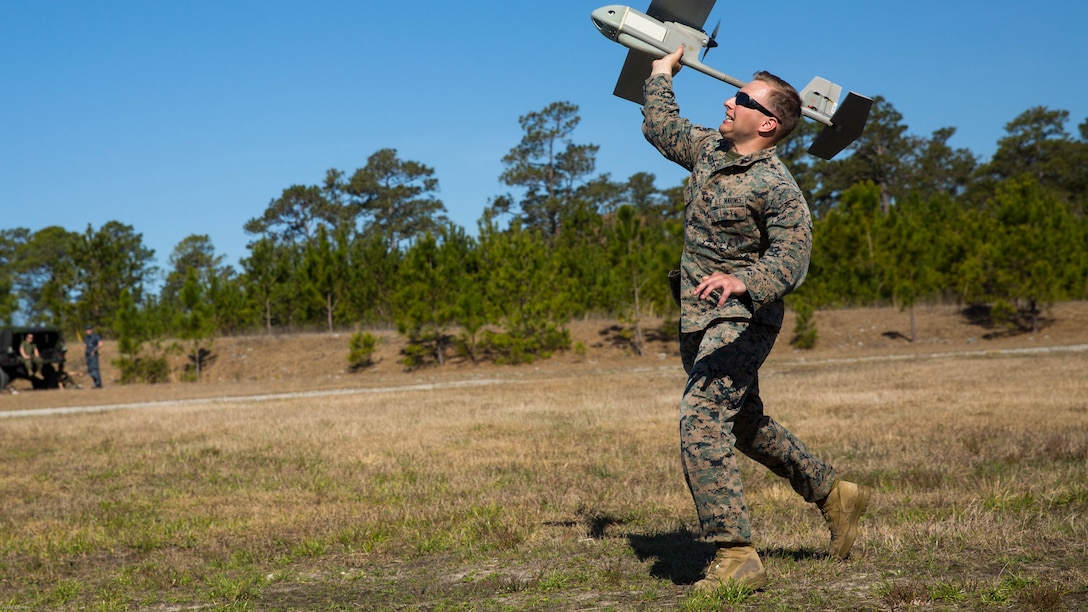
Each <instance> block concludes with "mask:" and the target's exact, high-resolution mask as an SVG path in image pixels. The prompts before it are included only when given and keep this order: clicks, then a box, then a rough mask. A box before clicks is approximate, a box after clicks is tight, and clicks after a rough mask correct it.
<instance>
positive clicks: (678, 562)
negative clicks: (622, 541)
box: [627, 530, 827, 584]
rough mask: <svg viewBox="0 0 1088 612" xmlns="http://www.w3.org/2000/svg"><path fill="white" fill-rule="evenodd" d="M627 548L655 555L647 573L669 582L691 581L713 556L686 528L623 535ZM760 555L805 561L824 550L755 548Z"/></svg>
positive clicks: (642, 557) (642, 558)
mask: <svg viewBox="0 0 1088 612" xmlns="http://www.w3.org/2000/svg"><path fill="white" fill-rule="evenodd" d="M627 540H628V542H629V543H630V545H631V550H633V551H634V552H635V554H636V555H637V556H638V558H639V560H640V561H646V560H647V559H655V561H654V564H653V567H651V568H650V575H651V576H653V577H655V578H666V579H668V580H670V581H672V583H673V584H692V583H694V582H696V581H698V580H699V579H701V578H702V577H703V572H704V570H706V567H707V565H709V564H710V560H711V559H713V558H714V551H715V547H714V545H713V544H709V543H706V542H703V541H701V540H700V539H699V538H698V536H696V535H695V534H694V533H692V532H690V531H687V530H680V531H672V532H669V533H658V534H653V535H638V534H632V535H629V536H627ZM759 554H760V556H762V557H763V558H764V559H767V558H771V557H773V558H777V559H792V560H793V561H806V560H811V559H823V558H825V557H827V553H825V552H814V551H811V550H804V549H802V550H788V549H784V548H770V549H767V550H761V551H759Z"/></svg>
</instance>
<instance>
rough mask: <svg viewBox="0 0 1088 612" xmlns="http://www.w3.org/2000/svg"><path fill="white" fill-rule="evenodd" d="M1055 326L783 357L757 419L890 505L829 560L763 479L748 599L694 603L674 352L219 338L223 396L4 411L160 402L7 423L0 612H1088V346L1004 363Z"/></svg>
mask: <svg viewBox="0 0 1088 612" xmlns="http://www.w3.org/2000/svg"><path fill="white" fill-rule="evenodd" d="M1061 308H1062V309H1063V311H1062V312H1063V314H1065V315H1066V316H1065V318H1064V319H1059V321H1062V320H1064V321H1067V323H1063V324H1055V325H1053V326H1052V327H1050V328H1048V329H1047V330H1045V331H1044V334H1041V335H1040V336H1039V337H1034V338H1032V337H1026V336H1020V337H1014V338H999V339H995V340H983V339H982V335H983V334H984V333H986V331H985V330H979V329H978V328H975V327H973V326H970V325H967V324H964V323H962V322H961V320H960V319H959V318H958V317H956V316H955V314H954V313H952V312H940V311H932V312H929V313H928V316H929V317H930V318H929V319H927V321H928V325H929V326H928V327H925V326H922V325H920V326H919V330H920V334H919V335H920V338H919V341H918V342H916V343H913V344H908V343H906V342H904V341H902V340H895V339H893V338H890V337H887V336H885V335H883V332H885V331H890V330H893V329H895V328H897V327H898V329H899V330H903V329H904V327H905V324H904V323H898V324H895V325H889V324H887V322H888V321H895V322H901V321H905V315H904V314H902V313H897V312H894V311H854V312H853V315H854V316H852V317H845V315H846V314H848V313H826V314H825V315H824V316H825V317H827V318H826V319H825V320H824V321H823V322H821V334H822V337H823V338H824V346H823V347H822V348H820V349H818V350H817V351H813V352H806V353H798V352H795V351H792V350H791V349H789V348H788V347H787V346H780V347H779V348H778V349H776V353H775V354H774V355H773V356H772V359H771V360H770V361H769V362H768V364H767V366H766V367H765V368H764V374H763V380H762V381H761V388H762V389H763V393H764V395H765V399H766V403H767V406H768V411H769V412H770V413H771V414H773V415H774V416H775V417H776V418H778V419H779V420H780V421H782V422H783V423H785V424H786V425H787V426H788V427H790V428H791V429H792V430H794V431H795V432H797V433H798V434H799V435H800V436H801V437H802V438H803V439H804V440H805V441H806V443H807V444H808V445H809V446H810V447H811V448H813V449H814V450H816V451H817V452H819V453H820V454H821V455H824V456H826V457H828V458H829V459H831V460H832V461H833V462H834V463H835V465H836V466H837V468H838V469H839V470H840V472H842V473H843V475H844V476H848V477H851V478H854V479H857V480H860V481H863V482H867V483H870V484H872V485H874V486H875V487H876V488H877V490H878V496H877V497H876V498H875V501H874V503H873V506H872V510H871V512H870V514H869V515H868V516H867V518H866V520H865V521H864V522H863V529H862V536H861V538H860V540H859V543H858V545H857V547H856V549H855V553H854V555H853V556H852V558H851V559H850V560H849V561H847V562H835V561H832V560H830V559H828V558H826V556H825V555H824V554H823V553H822V550H823V549H824V547H825V546H826V532H825V531H824V529H823V527H822V524H821V521H820V519H819V514H818V512H817V511H816V510H815V509H813V508H812V507H811V506H808V505H806V504H804V503H803V502H802V501H801V500H800V499H799V498H797V496H796V495H795V494H793V493H792V491H790V490H789V487H788V485H786V484H784V483H783V482H781V481H779V480H777V479H776V478H774V477H773V476H771V475H770V474H769V473H767V472H766V470H763V469H762V468H761V467H759V466H757V465H755V464H752V463H750V462H747V463H745V464H744V470H745V484H746V495H747V497H748V501H749V504H750V506H751V508H752V512H753V522H754V531H755V536H756V540H757V541H756V544H757V546H758V547H759V548H760V549H761V551H762V552H763V554H764V558H765V563H766V565H767V567H768V570H769V571H770V573H771V576H772V582H771V585H770V586H769V587H768V588H767V589H766V590H765V591H763V592H761V593H757V594H754V595H751V594H743V593H723V594H719V595H718V596H716V597H712V598H700V597H695V596H692V595H690V594H689V590H690V589H689V586H688V585H689V584H690V583H691V582H692V581H694V580H695V579H697V578H698V575H699V572H700V571H701V570H702V567H703V564H704V563H705V562H706V560H707V559H708V558H709V555H710V552H711V551H710V550H708V547H707V546H706V545H704V544H701V543H699V542H698V541H697V540H696V538H695V537H694V534H693V533H692V530H693V529H694V528H695V520H694V513H693V510H692V507H691V501H690V498H689V497H688V494H687V492H686V489H685V488H684V484H683V479H682V476H681V474H680V470H679V465H678V457H677V454H678V453H677V448H676V443H677V442H676V439H677V423H676V402H677V399H678V394H679V390H680V387H681V385H682V382H683V376H682V372H680V370H679V367H678V366H677V364H676V363H675V356H674V352H675V348H674V347H673V346H672V345H671V344H670V341H668V340H661V341H660V342H659V344H658V345H656V346H655V350H654V351H652V352H651V353H650V354H649V355H648V356H647V357H643V358H636V357H633V356H625V355H624V353H623V350H622V349H621V348H614V347H611V345H610V344H609V342H608V341H607V335H606V336H601V335H599V332H600V331H601V330H602V329H604V328H605V327H607V326H605V325H603V324H601V323H599V322H586V323H584V324H580V325H579V326H576V329H575V330H574V332H575V339H576V340H580V341H582V342H583V343H584V344H585V346H586V347H587V350H586V352H585V354H584V355H575V354H569V355H563V356H560V357H558V358H557V359H555V360H550V361H547V362H540V363H538V364H535V365H532V366H524V367H520V368H496V367H491V366H485V367H471V366H467V365H455V366H453V367H450V368H448V369H446V370H442V371H424V372H416V373H404V372H402V371H401V370H400V368H399V366H396V365H395V363H394V362H395V350H394V349H393V346H394V345H393V343H392V342H389V343H387V344H386V345H384V347H383V350H384V351H387V352H386V353H385V354H383V356H382V359H383V361H382V362H381V363H380V364H379V366H378V367H377V368H375V369H374V370H371V371H369V372H366V373H363V374H360V375H357V376H351V375H348V374H346V373H343V372H339V371H336V370H335V369H334V367H337V366H333V365H332V364H333V363H334V362H335V361H339V360H340V359H343V356H344V355H346V341H347V340H346V334H345V335H344V338H343V341H344V347H345V348H344V350H343V351H342V352H340V354H339V355H336V354H335V353H336V351H334V350H333V349H331V348H330V349H328V352H329V353H330V356H328V357H327V358H325V360H324V361H323V360H322V359H321V358H319V357H318V356H315V354H313V353H310V356H311V359H310V361H308V362H307V363H308V364H309V365H308V366H307V368H314V370H312V371H309V372H300V371H294V372H292V371H290V370H284V369H283V368H284V363H275V362H274V360H276V359H283V358H284V354H285V353H290V352H291V351H298V350H299V349H298V347H299V346H311V347H312V346H313V344H312V343H313V342H314V340H315V339H320V338H325V339H328V338H327V337H322V336H318V337H314V336H310V337H305V338H302V342H299V343H297V344H296V343H295V339H292V338H259V339H236V340H229V341H228V340H220V341H219V343H217V347H218V351H220V361H219V362H217V363H216V364H215V366H213V369H212V370H210V373H211V374H212V375H214V376H215V377H221V378H223V379H224V380H222V381H218V380H214V379H213V380H209V381H207V382H204V383H200V384H170V385H161V386H156V387H134V388H121V387H117V386H115V385H110V386H108V387H107V388H106V389H104V390H102V391H90V390H71V391H69V390H66V391H52V392H25V393H21V394H19V395H17V396H2V397H0V410H4V411H8V412H10V411H13V410H24V409H31V408H43V407H51V406H78V405H90V404H93V405H99V406H103V405H105V406H111V405H112V406H117V405H122V404H124V405H130V402H138V401H139V402H159V403H146V404H142V405H139V406H135V407H132V406H131V405H130V408H129V409H110V410H104V411H102V412H95V413H75V414H66V415H53V416H47V415H33V416H19V417H9V418H3V419H0V453H2V454H0V466H2V467H0V500H2V502H0V504H2V506H0V508H2V510H3V511H2V518H0V607H3V606H5V605H7V606H13V607H14V606H22V607H35V608H43V607H44V608H54V609H76V608H97V609H126V608H147V609H179V608H190V607H214V608H217V609H219V608H228V609H232V608H233V609H314V608H320V609H325V608H333V609H344V608H349V609H427V610H462V609H526V608H535V609H566V610H582V609H617V610H627V609H660V608H681V609H685V610H717V609H723V608H728V607H730V606H732V607H734V608H743V609H835V610H854V609H904V608H908V607H914V606H918V605H925V606H927V607H929V608H933V609H955V608H998V609H1063V608H1064V609H1081V608H1084V607H1086V606H1088V555H1086V553H1085V552H1084V551H1083V546H1084V542H1085V541H1088V537H1086V536H1088V527H1086V525H1085V522H1084V516H1085V514H1086V511H1088V461H1086V460H1088V382H1086V381H1088V352H1085V351H1038V352H1027V353H1025V352H1014V353H999V352H993V351H994V349H1020V348H1033V347H1043V346H1052V345H1065V346H1070V345H1077V344H1083V343H1085V342H1088V324H1086V322H1088V318H1085V314H1086V313H1088V306H1086V305H1083V304H1072V305H1061ZM832 315H833V316H834V317H845V320H844V321H841V322H838V323H835V322H833V321H831V320H830V318H831V316H832ZM1069 321H1072V323H1071V324H1069V323H1068V322H1069ZM941 326H943V327H941ZM938 328H941V329H944V330H946V332H945V335H944V336H940V335H935V334H934V333H933V332H926V331H923V330H926V329H930V330H933V329H938ZM956 329H959V330H960V331H959V332H957V334H958V335H953V333H952V332H951V331H948V330H956ZM972 334H973V335H972ZM1044 336H1049V337H1044ZM972 337H973V338H975V340H973V341H972V340H970V338H972ZM859 343H860V344H859ZM598 344H599V346H597V345H598ZM262 348H263V349H273V350H271V351H269V356H267V357H266V356H264V354H263V352H262V350H259V349H262ZM249 349H253V350H249ZM658 353H665V354H666V357H665V358H663V359H661V358H659V356H658ZM296 354H297V353H296ZM229 355H234V357H230V358H228V356H229ZM242 355H245V356H246V357H245V359H244V361H245V362H246V363H245V367H244V368H240V367H237V366H235V365H231V364H233V363H235V362H238V361H243V360H242V359H241V357H239V356H242ZM321 364H324V367H323V368H322V367H321ZM338 367H340V368H341V369H343V367H344V366H343V364H341V365H340V366H338ZM231 368H236V369H234V370H232V369H231ZM230 372H236V373H238V374H237V375H232V374H230ZM262 373H263V374H262ZM247 376H248V377H249V378H252V379H254V380H248V379H247V378H246V377H247ZM253 393H263V394H266V395H265V397H263V398H258V399H253V398H244V397H242V396H245V395H247V394H253ZM292 393H293V394H292ZM277 394H278V395H277ZM231 397H233V399H231ZM167 400H171V401H173V403H167Z"/></svg>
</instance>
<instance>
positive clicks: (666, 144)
mask: <svg viewBox="0 0 1088 612" xmlns="http://www.w3.org/2000/svg"><path fill="white" fill-rule="evenodd" d="M643 94H644V95H645V98H646V106H645V107H643V109H642V134H643V135H644V136H645V137H646V140H648V141H649V142H650V144H652V145H654V147H656V148H657V150H658V151H660V152H661V154H662V155H664V156H665V157H666V158H667V159H668V160H670V161H672V162H675V163H677V164H679V165H680V166H683V167H684V168H685V169H687V170H691V169H692V168H694V167H695V162H696V160H697V159H698V150H697V141H698V140H700V138H698V136H699V135H700V134H697V133H696V132H701V131H703V128H696V127H695V126H693V125H692V123H691V122H690V121H688V120H687V119H684V118H683V117H681V116H680V107H679V105H677V103H676V95H675V94H674V93H673V90H672V77H671V76H669V75H667V74H655V75H652V76H651V77H650V78H649V79H647V80H646V85H645V86H644V87H643Z"/></svg>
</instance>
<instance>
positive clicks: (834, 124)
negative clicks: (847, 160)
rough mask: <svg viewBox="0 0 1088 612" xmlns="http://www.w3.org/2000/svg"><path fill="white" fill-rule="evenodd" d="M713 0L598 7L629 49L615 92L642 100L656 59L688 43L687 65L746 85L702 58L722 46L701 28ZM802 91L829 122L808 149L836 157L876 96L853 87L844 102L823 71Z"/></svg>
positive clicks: (805, 108)
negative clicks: (642, 6)
mask: <svg viewBox="0 0 1088 612" xmlns="http://www.w3.org/2000/svg"><path fill="white" fill-rule="evenodd" d="M714 2H715V0H653V1H652V2H651V3H650V8H649V9H647V11H646V12H645V13H641V12H639V11H636V10H635V9H633V8H631V7H629V6H623V5H619V4H612V5H609V6H603V7H601V8H599V9H597V10H595V11H593V14H592V15H591V18H592V20H593V25H594V26H596V27H597V30H598V31H599V32H600V33H601V34H603V35H604V36H605V37H606V38H608V39H610V40H614V41H616V42H618V43H620V44H622V45H624V46H625V47H627V48H629V49H630V51H628V53H627V59H626V60H625V61H624V64H623V68H622V69H621V70H620V77H619V80H617V81H616V88H615V89H614V90H613V93H614V94H615V95H617V96H619V97H621V98H624V99H626V100H631V101H632V102H635V103H637V104H643V103H644V100H643V97H642V85H643V83H644V82H645V81H646V77H647V76H648V75H649V74H650V69H651V64H652V63H653V61H654V60H655V59H657V58H659V57H663V56H665V55H668V54H669V53H672V52H673V51H675V50H676V49H677V48H679V47H680V46H683V47H684V56H683V58H682V59H681V64H683V65H684V66H689V67H691V68H692V69H694V70H697V71H699V72H702V73H703V74H707V75H709V76H712V77H714V78H716V79H718V80H720V81H724V82H726V83H729V84H730V85H733V86H735V87H738V88H739V87H744V85H745V83H744V81H742V80H740V79H738V78H736V77H732V76H730V75H728V74H725V73H724V72H720V71H718V70H715V69H713V68H711V67H709V66H707V65H706V64H704V63H703V60H704V59H705V58H706V52H707V51H709V50H710V49H712V48H714V47H716V46H717V42H715V40H714V36H715V35H716V34H717V28H715V31H714V34H707V33H706V32H704V31H703V29H702V28H703V24H704V23H706V19H707V17H708V16H709V15H710V11H711V9H713V8H714ZM700 52H701V53H702V57H700ZM800 93H801V103H802V114H804V116H806V117H808V118H810V119H812V120H814V121H818V122H820V123H822V124H824V125H825V126H826V127H825V128H824V129H823V130H821V131H820V134H819V135H818V136H817V137H816V138H815V140H813V142H812V145H811V146H810V147H809V149H808V152H809V153H811V154H812V155H815V156H817V157H820V158H822V159H831V158H832V157H834V156H835V155H836V154H838V153H839V152H840V151H842V150H843V149H845V148H846V147H847V146H849V145H850V143H852V142H854V140H856V139H857V138H858V136H861V133H862V130H864V128H865V122H866V121H867V120H868V118H869V110H870V108H872V105H873V101H872V99H871V98H868V97H866V96H863V95H861V94H858V93H855V92H853V91H851V92H848V93H847V95H846V97H845V98H843V99H842V100H841V103H840V98H842V87H840V86H839V85H836V84H835V83H832V82H831V81H828V80H827V79H824V78H821V77H816V78H814V79H812V81H811V82H810V83H809V84H808V85H807V86H806V87H805V88H804V89H802V90H801V92H800Z"/></svg>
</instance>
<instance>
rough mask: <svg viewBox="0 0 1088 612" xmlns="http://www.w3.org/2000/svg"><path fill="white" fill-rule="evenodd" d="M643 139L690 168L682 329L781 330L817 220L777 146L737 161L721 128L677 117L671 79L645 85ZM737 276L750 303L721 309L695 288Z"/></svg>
mask: <svg viewBox="0 0 1088 612" xmlns="http://www.w3.org/2000/svg"><path fill="white" fill-rule="evenodd" d="M645 94H646V106H645V108H644V110H643V113H644V121H643V124H642V130H643V134H645V136H646V139H647V140H649V141H650V143H651V144H653V145H654V146H655V147H656V148H657V150H658V151H660V152H661V153H662V155H664V156H665V157H666V158H668V159H669V160H671V161H673V162H676V163H677V164H679V165H681V166H683V167H684V168H685V169H687V170H689V171H691V178H690V180H689V181H688V184H687V187H686V188H685V190H684V199H685V209H684V211H685V212H684V221H685V224H686V227H685V229H684V252H683V255H682V257H681V261H680V269H681V272H682V274H681V283H680V287H681V301H682V303H681V309H680V311H681V317H680V325H681V330H682V331H685V332H693V331H697V330H700V329H705V328H706V327H707V326H708V325H710V323H711V322H713V321H714V320H715V319H721V318H730V319H745V320H753V321H758V322H760V323H763V324H766V325H771V326H774V327H781V326H782V317H783V314H784V312H785V305H784V304H783V302H782V298H783V297H785V296H786V294H788V293H789V292H791V291H793V290H794V289H796V288H797V287H799V286H800V285H801V283H802V282H803V281H804V278H805V273H806V271H807V270H808V263H809V255H810V253H811V251H812V217H811V216H810V214H809V210H808V204H807V203H806V202H805V197H804V195H803V194H802V193H801V189H800V188H799V187H798V186H797V182H796V181H795V180H794V179H793V175H791V174H790V171H789V170H788V169H787V168H786V166H785V165H783V164H782V162H781V161H780V160H779V159H778V157H776V156H775V149H773V148H771V149H764V150H762V151H760V152H758V153H753V154H751V155H745V156H742V157H737V156H736V154H735V153H731V151H730V149H731V148H732V144H731V143H730V142H729V141H728V140H725V139H724V138H723V137H722V136H721V134H719V133H718V131H717V130H712V129H708V128H704V127H699V126H697V125H694V124H692V123H691V122H690V121H688V120H687V119H684V118H682V117H680V108H679V106H677V104H676V98H675V96H674V95H673V91H672V78H671V77H669V76H668V75H655V76H654V77H652V78H650V79H649V80H648V81H647V83H646V89H645ZM716 270H717V271H722V272H726V273H728V274H733V275H734V276H736V277H737V278H739V279H740V280H742V281H744V284H745V285H747V287H748V296H746V298H745V299H730V300H729V301H728V302H727V303H726V304H725V306H724V307H723V308H718V305H717V303H716V302H714V301H711V300H699V299H698V298H696V297H695V296H694V295H693V291H694V289H695V286H696V285H698V284H699V282H700V281H701V280H702V278H703V277H704V276H708V275H709V274H710V273H711V272H714V271H716Z"/></svg>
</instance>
